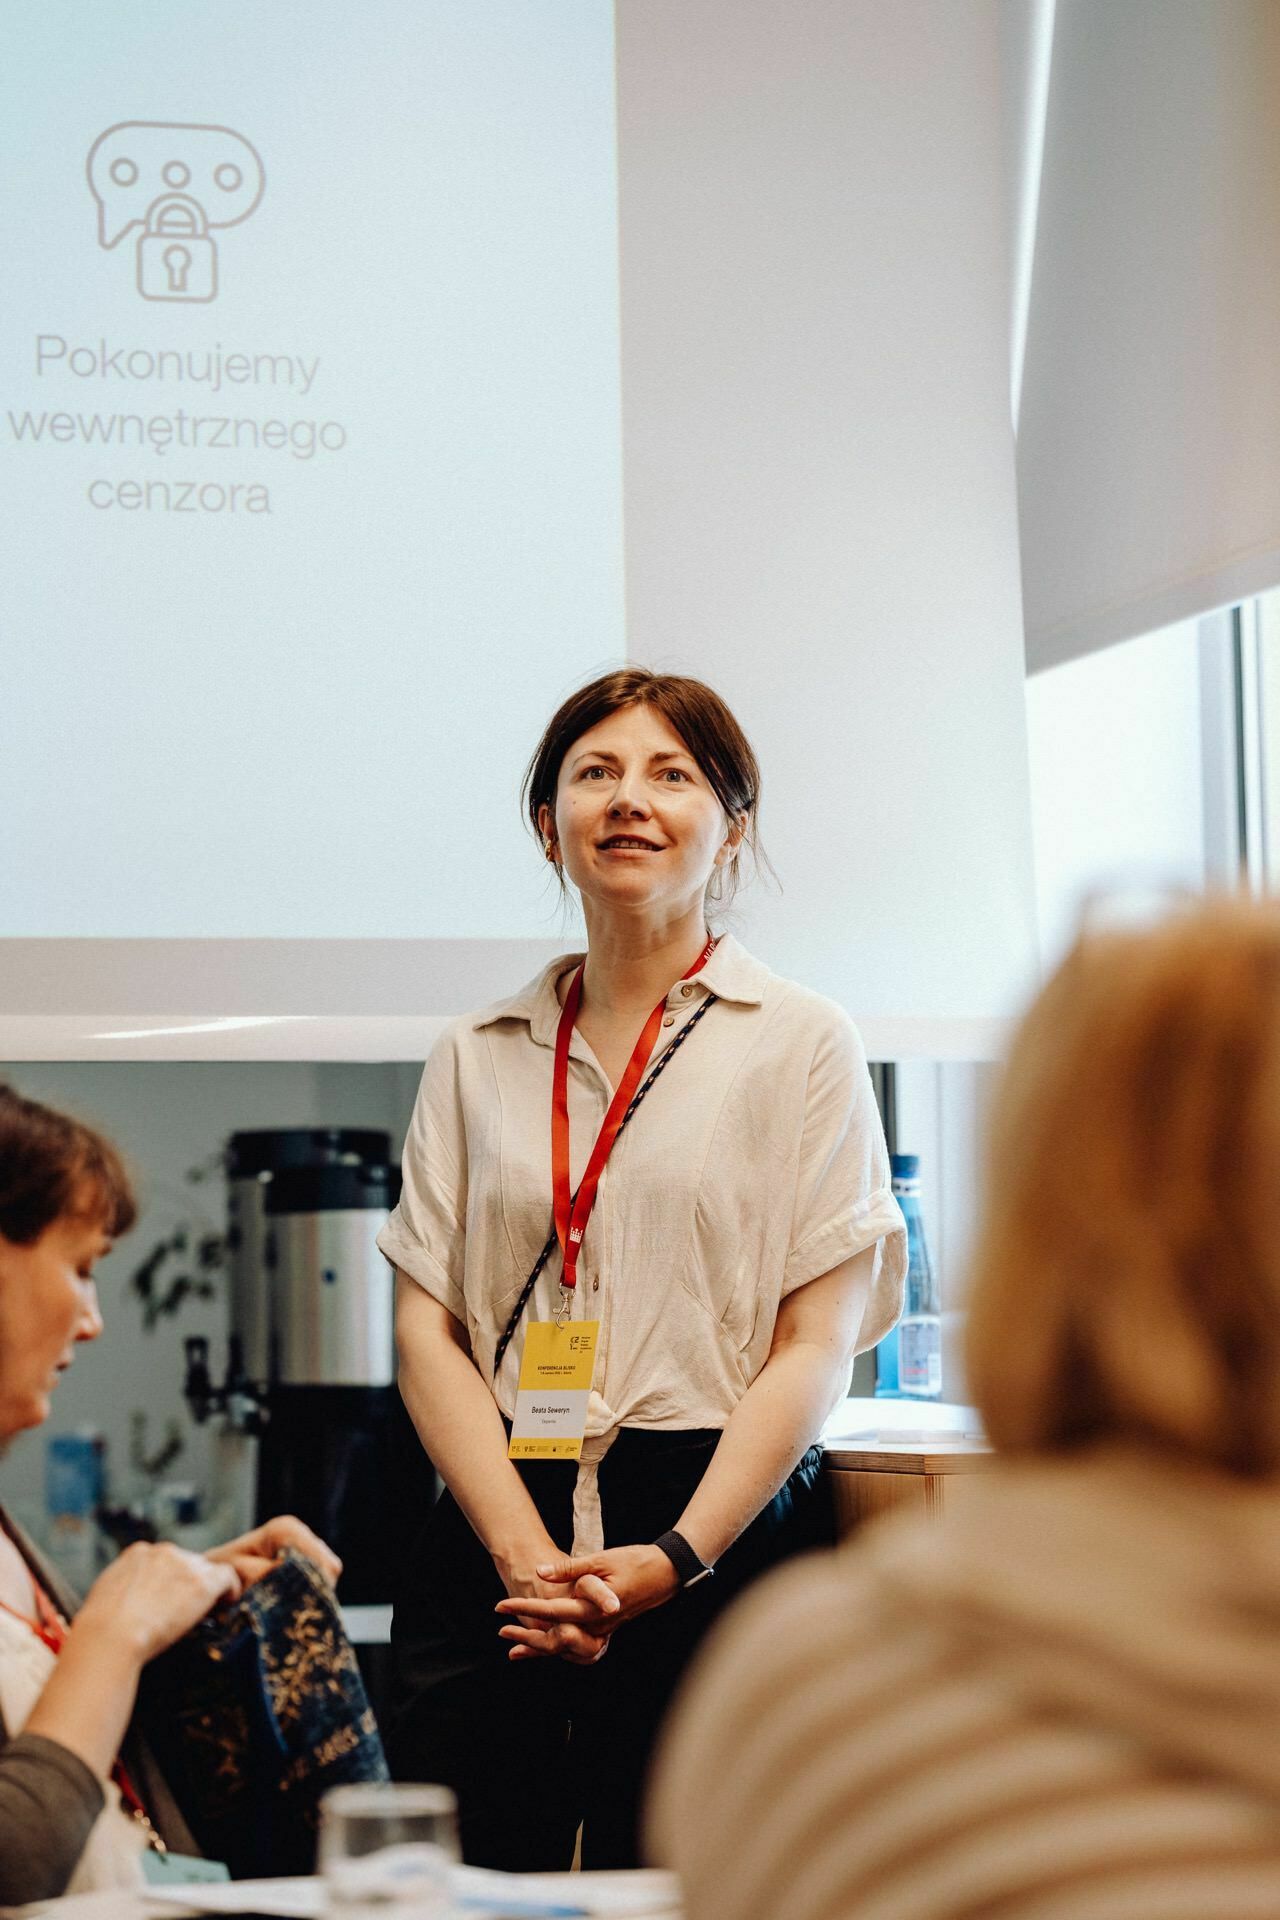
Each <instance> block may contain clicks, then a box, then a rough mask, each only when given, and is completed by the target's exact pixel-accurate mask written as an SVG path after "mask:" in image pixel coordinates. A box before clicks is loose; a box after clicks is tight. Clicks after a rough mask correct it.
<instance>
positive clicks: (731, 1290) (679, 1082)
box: [378, 936, 906, 1552]
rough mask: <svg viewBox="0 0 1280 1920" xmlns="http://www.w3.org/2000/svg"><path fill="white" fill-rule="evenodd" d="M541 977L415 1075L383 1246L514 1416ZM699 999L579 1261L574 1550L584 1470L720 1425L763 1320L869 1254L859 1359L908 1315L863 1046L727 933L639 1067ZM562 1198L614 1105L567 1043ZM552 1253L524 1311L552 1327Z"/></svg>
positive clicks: (547, 1117)
mask: <svg viewBox="0 0 1280 1920" xmlns="http://www.w3.org/2000/svg"><path fill="white" fill-rule="evenodd" d="M581 957H582V956H581V955H580V954H567V955H565V956H564V957H562V958H561V959H558V960H554V961H552V963H551V965H550V966H548V967H547V968H546V969H545V970H544V971H543V972H542V973H541V974H540V975H539V976H538V978H537V979H536V980H534V981H532V982H531V983H530V985H529V986H527V987H526V988H525V989H524V991H523V992H521V993H518V994H516V995H515V997H514V998H513V999H510V1000H503V1001H500V1002H499V1003H498V1004H497V1005H496V1006H493V1007H490V1008H488V1009H487V1010H486V1011H485V1012H484V1013H481V1014H475V1015H468V1016H466V1017H465V1018H463V1019H461V1020H458V1021H456V1022H455V1023H454V1024H453V1025H452V1026H451V1027H450V1028H449V1029H448V1030H447V1031H446V1032H445V1033H444V1034H443V1035H442V1036H441V1038H440V1040H439V1041H438V1043H437V1044H436V1046H435V1048H434V1049H433V1051H432V1054H431V1057H430V1059H429V1060H428V1061H427V1064H426V1067H425V1068H424V1070H423V1075H422V1085H421V1088H420V1089H419V1093H418V1100H417V1105H416V1107H415V1109H414V1115H413V1120H412V1123H411V1125H410V1128H409V1134H408V1138H407V1140H406V1142H405V1149H404V1189H403V1192H402V1194H401V1198H400V1204H399V1205H398V1207H397V1208H396V1209H395V1211H394V1213H393V1214H392V1215H391V1218H390V1219H389V1220H388V1222H387V1224H386V1226H385V1227H384V1228H383V1230H382V1232H381V1233H380V1234H379V1236H378V1245H379V1246H380V1247H381V1249H382V1251H383V1253H384V1254H385V1255H386V1257H387V1259H388V1260H390V1261H391V1262H392V1264H393V1265H394V1266H396V1267H398V1268H399V1269H400V1271H401V1272H402V1273H405V1274H407V1275H408V1276H409V1277H410V1278H411V1279H413V1280H416V1281H417V1283H418V1284H419V1286H422V1287H425V1288H426V1290H427V1292H428V1293H430V1294H431V1295H432V1296H433V1298H434V1299H436V1300H439V1301H440V1302H441V1304H442V1305H443V1306H445V1307H447V1308H448V1310H449V1312H450V1313H452V1314H453V1315H454V1317H455V1318H456V1319H457V1320H459V1321H460V1322H461V1323H462V1325H463V1326H465V1328H466V1330H467V1334H468V1337H469V1339H470V1342H471V1351H472V1354H473V1355H474V1357H475V1361H476V1365H477V1366H478V1367H479V1369H480V1372H481V1374H482V1375H483V1377H484V1379H485V1380H486V1381H487V1382H488V1383H489V1385H490V1387H491V1388H492V1390H493V1394H494V1397H495V1399H496V1400H497V1403H498V1405H499V1407H500V1408H501V1410H502V1412H503V1413H504V1414H505V1415H507V1416H508V1417H510V1415H511V1413H512V1411H513V1409H514V1406H515V1395H516V1383H517V1380H518V1378H519V1371H520V1355H521V1351H522V1347H523V1341H522V1337H521V1333H520V1332H517V1334H516V1336H515V1338H514V1339H513V1340H512V1342H511V1344H510V1346H509V1347H508V1349H507V1352H506V1354H505V1356H504V1358H503V1362H502V1366H501V1368H500V1369H499V1372H498V1376H497V1378H496V1380H495V1378H494V1376H493V1357H494V1350H495V1348H496V1346H497V1343H498V1340H499V1338H500V1336H501V1334H502V1331H503V1328H504V1327H505V1326H506V1324H507V1319H508V1317H509V1315H510V1313H511V1310H512V1308H513V1307H514V1305H515V1303H516V1301H517V1300H518V1298H519V1296H520V1292H521V1289H522V1288H523V1286H524V1284H525V1281H526V1280H527V1278H528V1276H529V1273H530V1270H531V1269H532V1267H533V1264H534V1261H535V1260H536V1259H537V1257H538V1254H539V1252H540V1251H541V1249H542V1247H543V1245H544V1243H545V1241H546V1239H547V1236H548V1234H549V1233H550V1232H551V1227H552V1213H551V1074H552V1062H553V1058H554V1049H555V1039H556V1029H557V1026H558V1024H559V1019H560V1002H559V998H558V996H557V991H556V984H557V981H558V980H559V979H560V977H561V976H562V975H563V974H565V973H566V972H568V971H570V970H571V969H573V968H574V967H575V966H576V965H577V964H578V962H579V960H580V959H581ZM710 993H714V994H715V995H717V996H718V999H719V1001H720V1004H719V1005H717V1006H714V1007H712V1008H711V1009H710V1011H709V1012H708V1013H707V1015H706V1017H705V1019H703V1020H702V1021H701V1022H700V1023H699V1026H698V1030H697V1032H696V1033H694V1034H691V1035H690V1037H689V1042H688V1045H687V1046H686V1047H684V1048H683V1049H682V1050H681V1052H680V1056H679V1058H678V1059H675V1060H673V1061H672V1063H671V1066H670V1069H669V1071H668V1072H666V1073H665V1074H664V1075H663V1076H662V1078H661V1079H660V1080H659V1081H658V1082H657V1084H656V1085H655V1086H654V1088H653V1090H652V1092H651V1093H649V1094H648V1095H647V1096H646V1098H645V1100H644V1103H643V1105H642V1106H641V1107H640V1108H639V1110H638V1111H637V1113H636V1114H635V1116H634V1118H633V1119H632V1120H631V1121H630V1122H629V1123H628V1125H627V1127H626V1129H625V1130H624V1131H623V1132H622V1133H621V1134H620V1135H619V1137H618V1139H617V1142H616V1143H615V1145H614V1149H613V1152H612V1154H611V1155H610V1157H609V1161H608V1164H607V1165H606V1167H605V1169H604V1172H603V1174H602V1176H601V1179H600V1185H599V1189H598V1191H597V1194H596V1202H595V1206H594V1208H593V1210H592V1213H591V1219H590V1222H589V1224H588V1227H587V1231H586V1237H585V1239H584V1241H583V1244H582V1251H581V1254H580V1256H579V1263H578V1286H577V1290H576V1293H575V1296H574V1300H573V1317H574V1318H575V1319H593V1320H598V1321H599V1322H600V1334H599V1340H598V1344H597V1357H596V1374H595V1381H594V1384H593V1389H592V1394H591V1401H590V1407H589V1412H588V1418H587V1438H586V1442H585V1444H584V1447H583V1455H582V1461H581V1464H580V1467H579V1472H578V1485H577V1493H576V1496H575V1501H574V1524H575V1542H574V1545H575V1551H577V1552H593V1551H596V1550H598V1548H599V1547H600V1546H602V1545H603V1536H602V1532H601V1516H600V1505H599V1497H598V1493H597V1489H596V1472H597V1469H598V1466H599V1462H600V1460H601V1459H602V1457H603V1455H604V1454H605V1452H606V1451H607V1449H608V1447H609V1445H610V1444H611V1442H612V1441H613V1439H614V1438H615V1437H616V1435H617V1432H618V1430H619V1428H620V1427H623V1426H627V1427H642V1428H681V1427H723V1426H724V1424H725V1422H726V1421H727V1420H728V1418H729V1416H730V1414H731V1413H732V1412H733V1410H734V1408H735V1407H736V1406H737V1404H738V1402H739V1400H741V1398H742V1396H743V1394H744V1393H745V1392H746V1390H747V1388H748V1387H749V1386H750V1385H751V1383H752V1381H753V1380H754V1379H755V1377H756V1375H757V1374H758V1373H759V1372H760V1369H761V1368H762V1367H763V1366H764V1363H765V1361H766V1360H767V1359H768V1357H769V1348H770V1343H771V1341H772V1339H773V1330H774V1322H775V1320H776V1318H777V1312H778V1305H779V1302H780V1301H781V1300H782V1299H783V1298H784V1297H785V1295H787V1294H788V1293H791V1292H793V1291H794V1290H795V1288H797V1287H802V1286H804V1285H805V1283H806V1282H807V1281H809V1280H814V1279H817V1278H818V1276H819V1275H821V1274H824V1273H829V1272H830V1271H831V1269H832V1268H833V1267H838V1266H840V1265H841V1264H842V1263H843V1262H844V1261H846V1260H849V1259H851V1258H852V1257H853V1256H854V1255H855V1254H857V1253H861V1252H863V1251H865V1250H867V1249H869V1248H870V1249H874V1253H873V1256H872V1272H871V1291H870V1298H869V1300H868V1304H867V1310H866V1314H865V1316H864V1319H863V1323H862V1330H861V1333H860V1335H859V1341H858V1344H859V1347H861V1348H865V1347H869V1346H872V1345H874V1344H875V1342H876V1341H877V1340H879V1339H880V1337H881V1336H882V1334H884V1333H885V1332H887V1331H888V1329H889V1328H890V1327H891V1326H892V1325H893V1323H894V1321H895V1320H896V1319H897V1317H898V1314H899V1313H900V1312H901V1309H902V1286H903V1278H904V1275H905V1272H906V1230H905V1228H904V1226H903V1222H902V1216H901V1214H900V1213H899V1211H898V1207H897V1204H896V1202H895V1201H894V1199H893V1197H892V1194H891V1192H890V1186H889V1165H888V1156H887V1154H886V1151H885V1143H884V1133H883V1130H882V1128H881V1125H880V1117H879V1114H878V1113H877V1110H876V1105H875V1099H874V1096H873V1094H872V1089H871V1081H870V1077H869V1075H868V1073H867V1064H866V1055H865V1053H864V1051H863V1047H862V1042H861V1040H860V1039H859V1037H858V1033H857V1029H856V1028H855V1027H854V1025H853V1023H852V1022H851V1021H850V1020H849V1018H848V1016H847V1015H846V1014H845V1013H844V1012H843V1011H842V1010H841V1009H840V1008H839V1007H837V1006H836V1005H835V1004H834V1003H833V1002H832V1001H830V1000H825V999H823V998H822V997H821V996H820V995H819V994H816V993H811V992H809V991H808V990H807V989H806V988H804V987H799V986H796V985H795V984H794V983H793V982H792V981H789V980H783V979H780V978H779V977H778V976H777V975H776V974H773V973H771V972H770V971H769V969H768V968H767V967H766V966H764V965H763V964H762V963H761V962H760V961H758V960H755V959H753V958H752V956H751V955H750V954H749V953H747V952H746V951H745V950H744V949H743V948H742V947H741V946H740V945H739V944H738V942H737V941H736V940H734V939H733V938H732V937H731V936H726V937H725V938H723V939H722V940H721V941H720V943H719V945H718V946H717V947H716V949H715V951H714V953H713V954H712V956H711V958H710V959H709V960H708V962H707V964H706V966H705V967H704V968H703V969H702V971H701V972H700V973H699V974H697V975H696V976H695V977H694V979H692V980H685V981H678V982H677V983H676V985H675V986H674V987H673V988H672V989H671V992H670V993H669V994H668V996H667V1010H666V1013H665V1014H664V1016H663V1026H662V1029H661V1031H660V1035H659V1040H658V1045H657V1047H656V1048H655V1052H654V1060H655V1061H656V1060H657V1058H658V1057H659V1054H660V1053H661V1051H662V1049H663V1048H664V1047H665V1046H667V1045H669V1044H670V1042H671V1040H672V1039H673V1038H674V1037H675V1035H676V1034H677V1033H678V1032H679V1031H680V1029H681V1027H682V1025H683V1023H684V1022H685V1021H686V1020H687V1019H688V1018H689V1017H690V1016H691V1014H692V1013H693V1012H694V1010H695V1009H696V1008H697V1007H698V1006H699V1005H700V1004H701V1002H702V1001H703V1000H704V999H705V998H706V996H707V995H708V994H710ZM568 1096H569V1125H570V1177H571V1181H572V1184H573V1186H574V1188H575V1189H576V1187H577V1185H578V1183H579V1181H580V1180H581V1178H582V1174H583V1170H584V1169H585V1166H586V1162H587V1157H588V1155H589V1154H590V1151H591V1148H592V1146H593V1145H594V1144H595V1140H596V1136H597V1134H598V1133H599V1131H600V1127H601V1124H602V1122H603V1120H604V1116H605V1113H606V1110H607V1108H608V1105H609V1102H610V1100H611V1099H612V1097H613V1088H612V1087H611V1085H610V1084H609V1080H608V1077H607V1076H606V1074H605V1072H604V1070H603V1068H602V1067H601V1066H600V1063H599V1061H598V1060H597V1059H596V1057H595V1055H594V1053H593V1052H592V1050H591V1048H590V1047H589V1046H588V1044H587V1042H586V1041H585V1040H584V1039H583V1037H582V1035H581V1034H580V1033H578V1032H577V1031H576V1030H575V1032H574V1034H573V1036H572V1039H571V1041H570V1046H569V1087H568ZM561 1264H562V1263H561V1259H560V1254H559V1251H558V1250H556V1251H555V1252H553V1254H552V1256H551V1258H550V1259H549V1260H548V1262H547V1264H546V1267H545V1268H544V1269H543V1272H542V1273H541V1275H540V1276H539V1279H538V1282H537V1285H536V1287H535V1289H534V1292H533V1295H532V1297H531V1299H530V1301H529V1304H528V1306H527V1307H526V1309H525V1315H526V1318H527V1319H528V1318H532V1319H538V1320H545V1319H549V1318H551V1317H552V1315H553V1314H554V1313H555V1311H556V1309H557V1307H558V1305H559V1301H560V1285H559V1282H560V1273H561Z"/></svg>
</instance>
